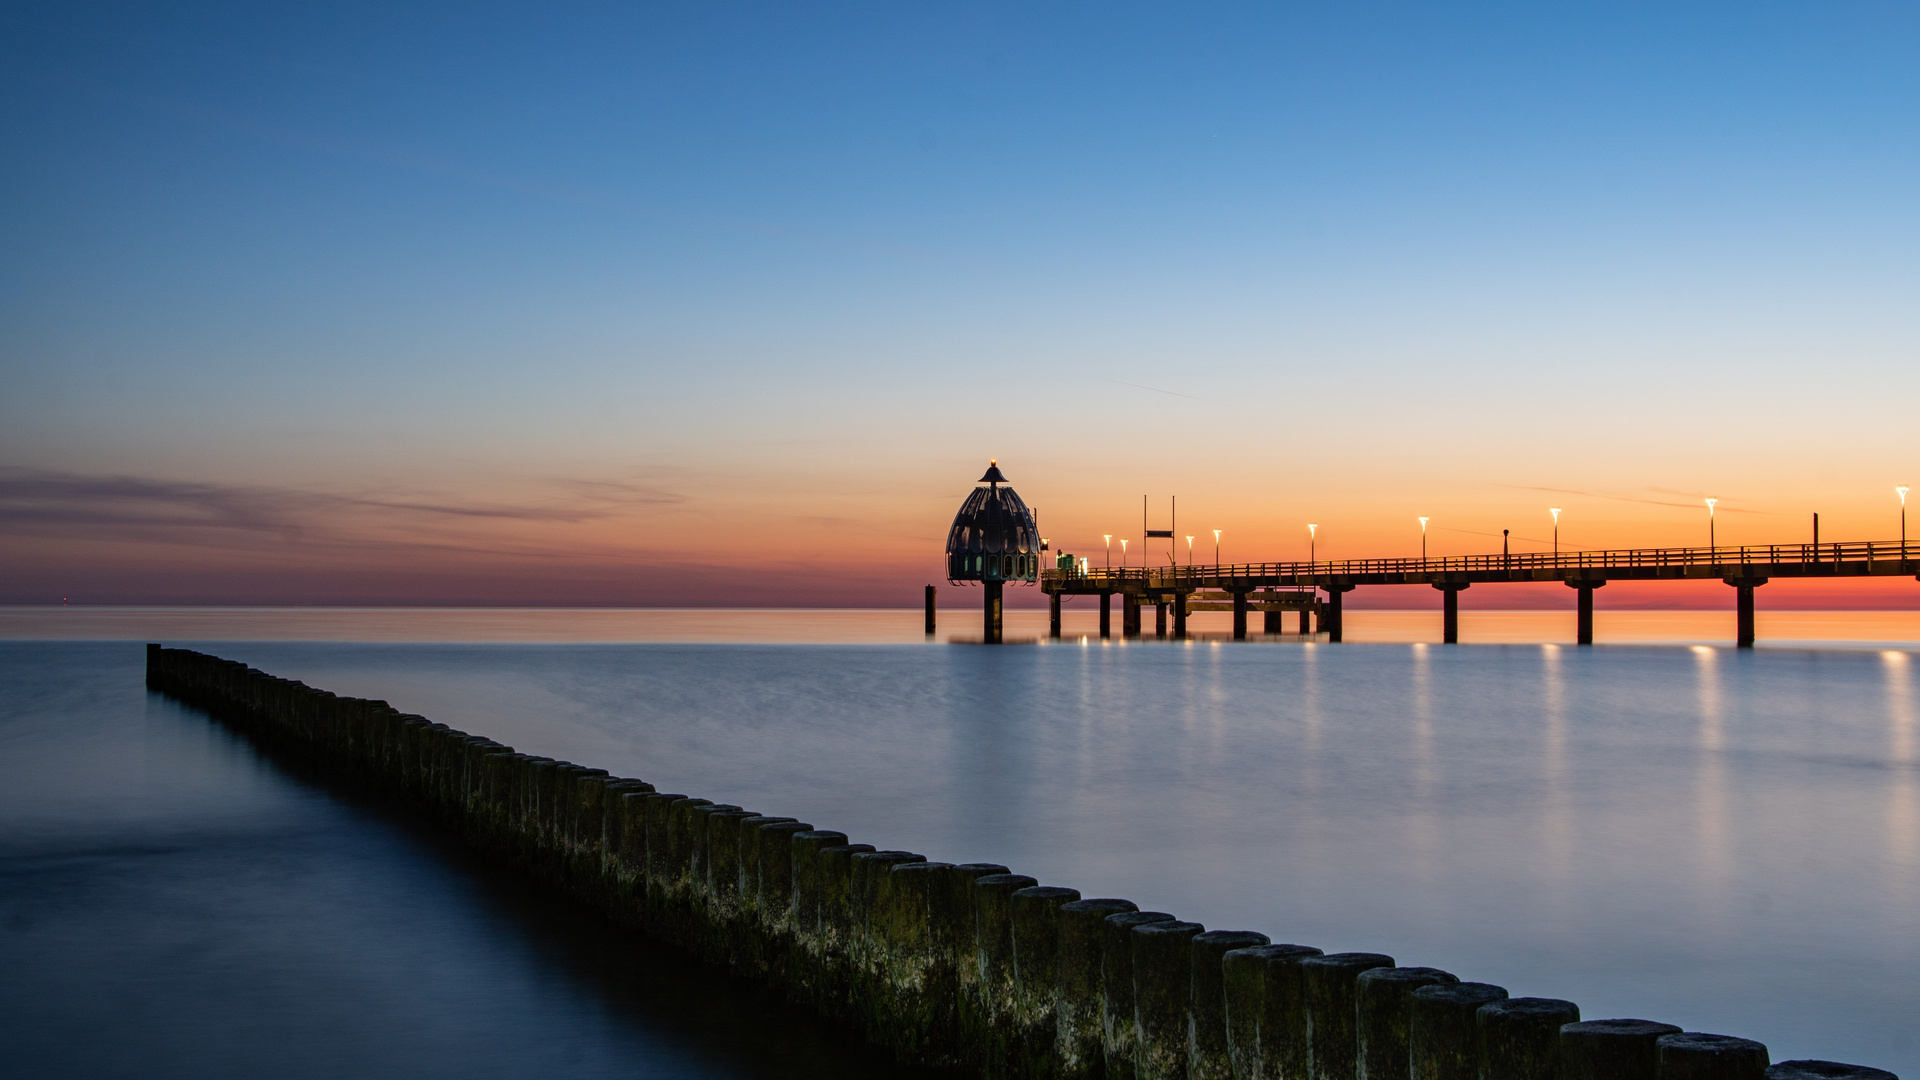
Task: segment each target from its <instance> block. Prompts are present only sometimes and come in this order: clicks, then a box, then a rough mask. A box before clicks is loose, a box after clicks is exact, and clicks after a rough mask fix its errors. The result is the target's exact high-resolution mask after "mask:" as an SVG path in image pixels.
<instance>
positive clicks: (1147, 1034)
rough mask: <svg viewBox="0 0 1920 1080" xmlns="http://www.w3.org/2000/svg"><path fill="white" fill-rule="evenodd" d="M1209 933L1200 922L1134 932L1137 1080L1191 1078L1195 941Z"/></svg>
mask: <svg viewBox="0 0 1920 1080" xmlns="http://www.w3.org/2000/svg"><path fill="white" fill-rule="evenodd" d="M1206 929H1207V928H1206V927H1204V926H1202V925H1200V924H1199V923H1195V922H1151V923H1145V924H1143V925H1140V926H1136V927H1134V928H1133V931H1132V938H1133V1039H1134V1042H1133V1075H1134V1076H1135V1077H1137V1078H1138V1080H1181V1078H1182V1077H1184V1076H1186V1073H1187V1028H1188V1023H1189V1021H1188V1012H1187V1009H1188V1006H1189V1004H1190V1003H1191V1000H1192V996H1193V939H1194V938H1195V937H1198V936H1199V935H1200V934H1203V933H1205V932H1206Z"/></svg>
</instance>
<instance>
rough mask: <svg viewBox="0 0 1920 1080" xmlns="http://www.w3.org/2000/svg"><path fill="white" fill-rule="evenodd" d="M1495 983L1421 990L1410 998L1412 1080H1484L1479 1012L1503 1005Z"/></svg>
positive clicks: (1502, 991)
mask: <svg viewBox="0 0 1920 1080" xmlns="http://www.w3.org/2000/svg"><path fill="white" fill-rule="evenodd" d="M1506 999H1507V991H1506V988H1505V987H1500V986H1494V985H1492V984H1491V983H1453V984H1451V985H1446V986H1422V987H1420V988H1419V989H1417V990H1415V991H1414V992H1413V994H1412V995H1411V996H1410V997H1409V998H1408V1010H1407V1059H1408V1075H1409V1076H1410V1078H1411V1080H1480V1024H1479V1015H1478V1014H1479V1012H1480V1007H1481V1006H1483V1005H1486V1004H1489V1003H1491V1002H1495V1001H1505V1000H1506Z"/></svg>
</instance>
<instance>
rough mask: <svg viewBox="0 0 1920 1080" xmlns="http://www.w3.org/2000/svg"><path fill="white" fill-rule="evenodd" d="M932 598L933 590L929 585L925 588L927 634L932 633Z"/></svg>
mask: <svg viewBox="0 0 1920 1080" xmlns="http://www.w3.org/2000/svg"><path fill="white" fill-rule="evenodd" d="M933 597H934V588H933V586H931V585H929V586H927V633H928V634H932V633H933Z"/></svg>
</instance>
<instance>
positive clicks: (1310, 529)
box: [1307, 521, 1320, 565]
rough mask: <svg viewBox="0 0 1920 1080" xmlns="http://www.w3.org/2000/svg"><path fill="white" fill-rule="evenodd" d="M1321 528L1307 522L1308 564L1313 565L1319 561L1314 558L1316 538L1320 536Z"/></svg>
mask: <svg viewBox="0 0 1920 1080" xmlns="http://www.w3.org/2000/svg"><path fill="white" fill-rule="evenodd" d="M1319 530H1320V526H1318V525H1315V524H1314V523H1313V522H1311V521H1309V522H1307V562H1308V564H1309V565H1311V564H1312V563H1314V562H1317V561H1318V560H1317V559H1316V558H1315V557H1314V553H1313V552H1314V538H1315V537H1317V536H1319V535H1320V532H1319Z"/></svg>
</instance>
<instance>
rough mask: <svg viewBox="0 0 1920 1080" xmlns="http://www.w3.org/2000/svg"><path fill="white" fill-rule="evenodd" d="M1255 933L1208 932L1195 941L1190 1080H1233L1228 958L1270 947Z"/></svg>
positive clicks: (1190, 996) (1189, 1032) (1189, 1019)
mask: <svg viewBox="0 0 1920 1080" xmlns="http://www.w3.org/2000/svg"><path fill="white" fill-rule="evenodd" d="M1270 943H1271V941H1270V939H1269V938H1268V937H1267V935H1265V934H1257V933H1254V932H1253V931H1251V930H1208V931H1207V932H1206V933H1204V934H1196V935H1194V938H1193V946H1192V948H1193V958H1192V964H1191V968H1192V975H1191V977H1190V981H1189V990H1188V996H1187V1077H1188V1080H1232V1078H1233V1058H1232V1055H1231V1054H1230V1053H1229V1052H1228V1047H1227V987H1226V978H1227V976H1226V955H1227V954H1228V953H1230V952H1233V951H1235V950H1237V949H1251V948H1256V947H1259V946H1262V945H1267V944H1270Z"/></svg>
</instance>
